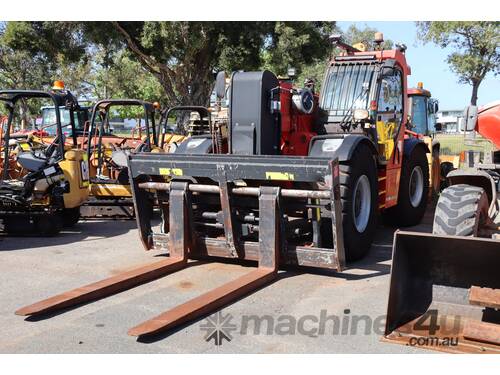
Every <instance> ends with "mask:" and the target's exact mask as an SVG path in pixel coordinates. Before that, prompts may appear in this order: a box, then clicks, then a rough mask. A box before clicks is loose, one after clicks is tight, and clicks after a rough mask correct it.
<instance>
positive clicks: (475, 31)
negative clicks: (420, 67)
mask: <svg viewBox="0 0 500 375" xmlns="http://www.w3.org/2000/svg"><path fill="white" fill-rule="evenodd" d="M417 28H418V37H419V39H420V40H422V41H423V42H424V43H428V42H432V43H435V44H437V45H438V46H440V47H442V48H446V47H451V48H452V49H453V52H452V53H451V54H450V55H448V57H447V62H448V64H449V65H450V68H451V70H452V71H453V72H455V73H456V74H457V76H458V80H459V82H461V83H467V84H470V85H472V96H471V104H473V105H475V104H476V102H477V94H478V89H479V85H480V84H481V82H482V81H483V79H484V78H485V77H486V75H487V74H488V73H493V74H494V75H497V74H499V73H500V22H497V21H496V22H464V21H453V22H417Z"/></svg>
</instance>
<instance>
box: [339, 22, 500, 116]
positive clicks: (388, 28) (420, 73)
mask: <svg viewBox="0 0 500 375" xmlns="http://www.w3.org/2000/svg"><path fill="white" fill-rule="evenodd" d="M353 23H354V24H355V25H356V27H358V28H361V29H362V28H364V27H365V25H368V26H369V27H372V28H375V29H377V30H379V31H381V32H383V33H384V38H385V39H390V40H392V41H393V42H401V43H404V44H406V46H407V47H408V49H407V51H406V60H407V62H408V64H409V65H410V67H411V76H409V77H408V83H409V85H410V87H415V86H416V85H417V82H423V84H424V88H426V89H428V90H430V91H431V93H432V96H433V97H434V98H436V99H438V100H439V109H440V110H450V109H460V110H461V109H464V108H465V107H466V106H467V105H468V104H469V102H470V97H471V93H472V86H470V85H466V84H460V83H458V77H457V76H456V75H455V73H453V72H452V71H451V70H450V68H449V66H448V64H447V63H446V57H447V56H448V54H449V53H450V52H451V48H445V49H442V48H440V47H438V46H436V45H435V44H432V43H428V44H426V45H422V43H421V42H420V41H417V29H416V26H415V22H359V21H356V22H345V21H341V22H337V26H339V27H340V28H341V29H342V30H344V31H345V30H346V29H347V28H348V27H349V26H350V25H351V24H353ZM495 100H500V76H497V77H495V76H494V75H493V74H491V73H490V74H488V75H487V76H486V78H485V79H484V80H483V82H482V83H481V86H479V94H478V105H483V104H487V103H489V102H492V101H495Z"/></svg>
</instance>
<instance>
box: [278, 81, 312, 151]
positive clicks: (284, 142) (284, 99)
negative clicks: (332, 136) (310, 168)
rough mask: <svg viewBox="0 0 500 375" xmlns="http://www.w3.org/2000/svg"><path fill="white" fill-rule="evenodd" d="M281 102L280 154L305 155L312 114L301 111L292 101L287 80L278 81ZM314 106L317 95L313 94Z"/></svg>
mask: <svg viewBox="0 0 500 375" xmlns="http://www.w3.org/2000/svg"><path fill="white" fill-rule="evenodd" d="M280 88H281V90H280V102H281V111H280V114H281V145H280V147H281V154H282V155H298V156H307V154H308V152H309V143H310V142H311V138H312V137H314V136H315V135H316V133H315V132H313V119H314V115H313V114H310V115H307V114H305V113H301V112H299V111H298V110H297V108H295V106H294V105H293V103H292V93H291V90H292V88H293V85H292V83H291V82H289V81H281V82H280ZM314 104H315V106H317V105H318V97H317V96H315V103H314Z"/></svg>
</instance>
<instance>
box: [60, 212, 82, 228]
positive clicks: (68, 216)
mask: <svg viewBox="0 0 500 375" xmlns="http://www.w3.org/2000/svg"><path fill="white" fill-rule="evenodd" d="M62 218H63V226H64V227H65V228H71V227H72V226H74V225H75V224H76V223H78V220H80V207H75V208H65V209H64V211H63V217H62Z"/></svg>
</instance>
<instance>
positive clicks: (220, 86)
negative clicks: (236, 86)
mask: <svg viewBox="0 0 500 375" xmlns="http://www.w3.org/2000/svg"><path fill="white" fill-rule="evenodd" d="M215 94H216V95H217V97H218V98H219V99H222V98H223V97H224V95H225V94H226V72H224V71H221V72H219V73H217V77H216V79H215Z"/></svg>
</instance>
